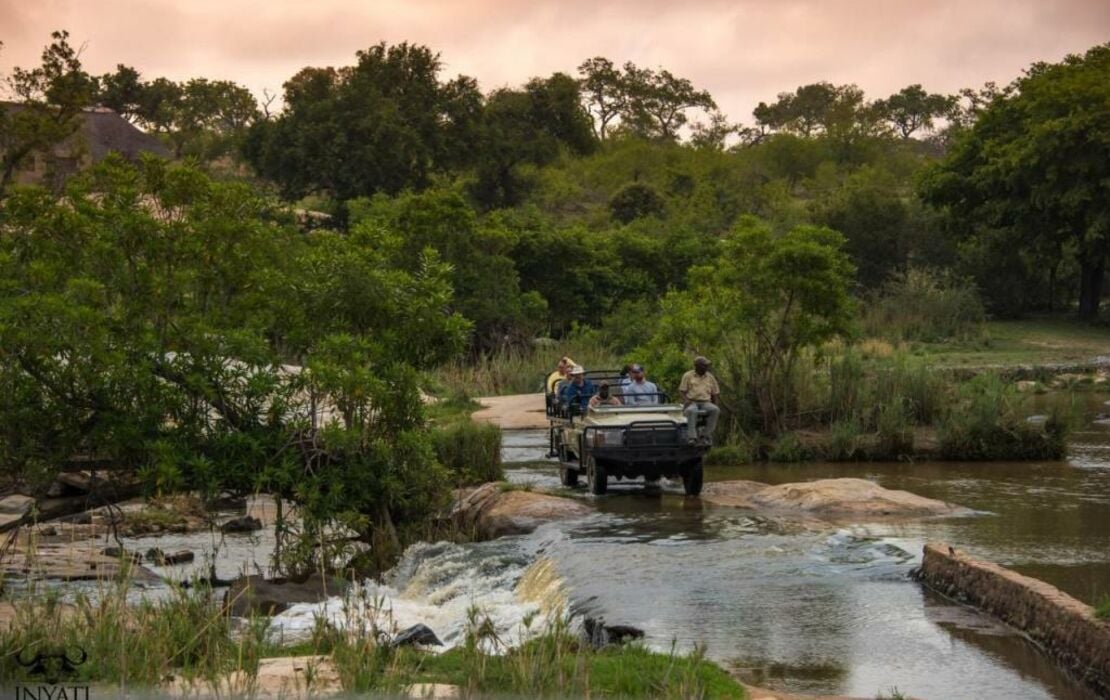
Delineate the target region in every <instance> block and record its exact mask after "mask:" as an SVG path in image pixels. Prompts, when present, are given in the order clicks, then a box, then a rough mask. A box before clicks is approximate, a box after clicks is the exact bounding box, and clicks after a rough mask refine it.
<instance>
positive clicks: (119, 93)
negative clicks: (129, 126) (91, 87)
mask: <svg viewBox="0 0 1110 700" xmlns="http://www.w3.org/2000/svg"><path fill="white" fill-rule="evenodd" d="M97 86H98V91H97V96H96V100H97V102H98V103H99V104H100V105H101V106H103V107H107V108H108V109H111V110H112V111H114V112H115V113H116V114H118V115H120V116H121V117H123V118H124V119H126V120H128V121H129V122H132V123H135V122H139V121H140V119H141V117H140V113H141V111H142V106H143V88H144V85H143V82H142V77H141V76H140V75H139V71H137V70H135V69H134V68H132V67H130V66H125V65H123V64H122V63H120V64H118V65H117V66H116V72H115V73H105V74H104V75H102V76H100V78H99V80H98V81H97Z"/></svg>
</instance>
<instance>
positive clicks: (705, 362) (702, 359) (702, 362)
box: [694, 355, 713, 366]
mask: <svg viewBox="0 0 1110 700" xmlns="http://www.w3.org/2000/svg"><path fill="white" fill-rule="evenodd" d="M694 364H695V365H707V366H708V365H711V364H713V363H712V362H710V361H709V360H708V359H707V358H706V357H703V356H702V355H698V356H697V357H695V358H694Z"/></svg>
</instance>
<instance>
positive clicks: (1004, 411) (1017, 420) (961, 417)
mask: <svg viewBox="0 0 1110 700" xmlns="http://www.w3.org/2000/svg"><path fill="white" fill-rule="evenodd" d="M1028 413H1029V401H1028V397H1026V396H1024V395H1022V394H1020V393H1019V392H1018V391H1017V389H1016V388H1015V387H1014V386H1013V385H1011V384H1008V383H1006V382H1004V381H1002V379H1001V378H999V377H998V376H996V375H980V376H978V377H975V378H974V379H972V380H971V381H970V382H967V383H966V384H965V385H964V386H963V387H962V389H961V391H960V398H959V401H957V402H956V404H955V405H954V406H953V407H952V408H951V409H950V410H949V411H948V413H947V415H946V416H945V417H944V418H943V420H942V421H941V423H940V426H939V429H938V437H939V439H940V450H941V454H942V455H943V456H944V457H945V458H947V459H962V460H1024V459H1060V458H1062V457H1063V456H1064V455H1065V454H1066V453H1067V437H1068V433H1069V432H1070V425H1069V422H1068V420H1066V419H1065V418H1064V417H1062V416H1061V415H1060V414H1059V413H1058V412H1056V411H1055V410H1054V411H1053V413H1052V414H1051V415H1050V416H1049V417H1048V418H1047V420H1045V421H1044V424H1043V426H1042V425H1038V424H1036V423H1033V422H1030V421H1029V420H1028Z"/></svg>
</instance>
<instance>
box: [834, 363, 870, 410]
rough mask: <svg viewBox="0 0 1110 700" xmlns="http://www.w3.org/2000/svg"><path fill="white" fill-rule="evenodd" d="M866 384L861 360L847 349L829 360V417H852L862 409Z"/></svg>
mask: <svg viewBox="0 0 1110 700" xmlns="http://www.w3.org/2000/svg"><path fill="white" fill-rule="evenodd" d="M865 386H866V384H865V382H864V376H863V362H862V361H861V360H860V357H859V355H858V354H856V353H855V352H853V351H851V350H848V351H846V352H845V353H844V354H842V355H840V356H839V357H835V358H833V359H832V360H831V361H830V362H829V404H828V406H829V410H828V413H829V417H830V418H831V419H832V420H834V421H837V420H846V419H853V418H855V417H856V416H858V415H859V414H860V413H861V411H862V410H863V406H864V394H863V390H864V388H865Z"/></svg>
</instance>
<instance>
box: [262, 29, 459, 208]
mask: <svg viewBox="0 0 1110 700" xmlns="http://www.w3.org/2000/svg"><path fill="white" fill-rule="evenodd" d="M357 59H358V60H357V63H356V64H355V65H354V66H350V67H345V68H339V69H335V68H305V69H304V70H302V71H301V72H300V73H298V74H297V75H295V76H293V78H291V79H290V80H289V81H288V82H287V83H286V84H285V108H284V111H283V112H282V113H281V114H280V115H278V116H277V117H276V118H275V119H273V120H269V121H261V122H258V123H257V124H256V125H255V127H254V128H253V130H252V133H251V135H250V137H249V138H248V140H247V143H246V146H245V155H246V157H247V159H248V161H250V162H251V163H252V164H253V165H254V167H255V168H256V169H257V170H258V172H259V173H260V174H262V175H263V176H265V177H268V178H270V179H272V180H274V181H275V182H277V183H278V184H279V185H281V187H282V189H283V190H284V192H285V193H286V194H287V195H289V196H294V197H296V196H301V195H304V194H306V193H309V192H315V191H320V192H325V193H328V194H331V195H333V196H335V197H337V198H339V199H344V200H345V199H351V198H354V197H359V196H369V195H373V194H375V193H378V192H385V193H389V194H395V193H397V192H401V191H402V190H405V189H409V188H423V187H425V186H427V185H428V183H429V182H430V178H431V176H432V175H433V174H434V173H435V172H437V171H442V170H444V169H446V168H447V167H448V166H450V165H453V164H454V163H456V162H457V161H458V152H459V150H460V149H462V150H465V149H466V148H467V141H468V140H471V139H473V138H474V135H473V134H472V133H470V132H469V130H468V127H471V126H473V125H474V123H475V121H476V116H477V115H476V111H477V109H478V107H479V105H480V98H479V96H478V93H477V87H476V85H475V83H474V81H473V80H471V79H469V78H465V77H460V78H458V79H457V80H455V81H452V82H448V83H442V82H440V81H439V72H440V68H441V63H440V60H439V56H438V55H437V54H434V53H432V51H431V50H430V49H428V48H427V47H424V46H418V45H415V44H408V43H403V44H398V45H394V46H387V45H386V44H384V43H381V44H377V45H375V46H372V47H370V48H369V49H367V50H365V51H359V52H358V54H357Z"/></svg>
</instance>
